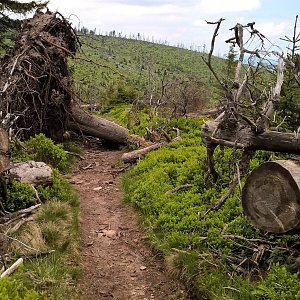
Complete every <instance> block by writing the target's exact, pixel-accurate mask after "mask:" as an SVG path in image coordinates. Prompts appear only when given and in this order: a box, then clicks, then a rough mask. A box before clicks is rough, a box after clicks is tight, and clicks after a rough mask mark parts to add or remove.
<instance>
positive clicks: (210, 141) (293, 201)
mask: <svg viewBox="0 0 300 300" xmlns="http://www.w3.org/2000/svg"><path fill="white" fill-rule="evenodd" d="M297 18H298V16H297V17H296V22H295V27H294V35H293V38H292V51H291V53H292V54H291V55H289V57H286V56H284V54H283V53H278V52H274V51H269V50H267V48H266V46H265V40H266V39H265V36H264V35H263V34H261V33H260V32H259V31H258V30H256V29H255V28H254V26H255V23H254V22H253V23H248V24H247V25H241V24H236V26H235V27H233V28H231V30H232V31H233V33H234V34H233V37H232V38H230V39H228V40H227V41H226V42H228V43H232V44H233V45H237V46H238V47H239V59H238V62H237V66H236V70H235V76H234V79H233V80H225V79H223V78H221V77H220V76H219V74H217V72H216V71H215V69H214V67H213V65H212V62H211V57H212V53H213V49H214V44H215V39H216V37H217V35H218V31H219V28H220V26H221V23H222V21H223V19H220V20H219V21H217V22H208V23H209V24H215V25H216V29H215V32H214V35H213V38H212V42H211V50H210V53H209V55H208V59H207V60H205V62H206V64H207V66H208V67H209V68H210V70H211V71H212V73H213V75H214V77H215V78H216V80H217V81H218V83H219V85H220V87H221V88H222V90H223V92H224V98H223V99H222V100H221V104H222V107H223V109H222V112H221V114H220V115H219V116H218V117H217V118H216V119H215V120H214V121H208V122H206V123H205V124H204V126H203V129H202V138H203V141H204V143H205V145H206V148H207V154H208V166H209V174H210V175H211V177H212V179H213V180H214V181H217V179H218V174H217V172H216V170H215V168H214V160H213V154H214V151H215V149H216V147H217V146H220V147H223V146H229V147H232V148H233V149H234V150H236V149H241V150H242V156H241V158H240V160H236V161H235V164H234V169H235V174H234V177H233V179H232V182H231V185H230V187H229V191H228V193H227V194H226V195H224V196H223V197H222V199H221V200H220V201H219V203H217V205H216V206H215V207H214V208H212V209H211V210H215V209H219V208H220V207H221V206H222V205H223V204H224V203H225V201H226V199H227V198H228V197H229V195H230V193H231V192H232V191H233V190H234V188H235V187H236V186H237V185H238V184H240V178H241V176H244V175H246V169H247V166H248V164H249V161H250V159H251V157H252V156H253V154H254V152H255V151H256V150H267V151H274V152H285V153H292V154H300V136H299V130H297V131H295V132H279V131H278V130H279V128H280V126H281V125H283V124H284V123H285V122H286V121H287V120H286V117H281V119H277V118H276V117H277V116H278V114H277V115H276V110H277V109H278V107H279V103H280V97H281V91H282V86H283V83H284V73H285V72H286V70H287V69H289V70H292V74H293V76H292V77H291V78H290V80H293V82H294V84H295V85H296V87H297V89H298V90H299V89H300V73H299V69H300V57H299V55H298V54H297V53H296V51H295V50H296V49H297V46H296V43H297V42H299V34H297V32H296V30H297V26H296V25H297ZM255 39H256V40H258V41H260V44H261V47H260V48H257V49H249V47H250V45H251V43H252V42H253V41H255ZM277 50H278V49H277ZM246 57H248V63H245V59H246ZM274 59H276V61H275V62H274ZM294 100H295V101H297V99H294ZM298 105H299V99H298ZM298 126H300V124H298ZM272 129H273V130H272ZM299 174H300V165H299V163H297V162H296V161H295V162H293V163H292V162H288V163H287V162H278V163H275V162H274V163H272V164H271V163H270V164H268V165H266V166H264V167H261V169H260V170H259V171H257V172H254V173H253V174H252V175H251V176H250V177H249V178H248V180H247V181H246V184H245V186H244V190H243V199H242V200H243V201H242V204H243V207H244V211H245V213H246V214H247V215H248V217H249V218H250V220H251V221H252V223H253V224H254V225H256V226H258V227H259V228H261V229H263V230H265V231H271V232H272V231H273V232H277V233H282V232H287V231H289V230H291V229H293V228H295V227H297V226H299V223H300V176H299Z"/></svg>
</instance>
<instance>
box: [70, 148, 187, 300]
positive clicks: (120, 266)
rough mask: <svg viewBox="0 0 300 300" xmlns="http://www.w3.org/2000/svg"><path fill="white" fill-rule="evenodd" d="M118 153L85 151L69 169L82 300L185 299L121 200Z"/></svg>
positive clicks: (119, 153)
mask: <svg viewBox="0 0 300 300" xmlns="http://www.w3.org/2000/svg"><path fill="white" fill-rule="evenodd" d="M121 155H122V151H120V150H107V149H99V148H98V149H88V150H86V151H85V153H84V155H83V157H84V160H81V161H78V163H77V164H76V166H75V169H74V175H73V179H72V183H73V184H74V186H75V189H76V190H77V192H78V194H79V196H80V200H81V216H80V218H81V220H80V224H81V235H82V256H81V262H80V264H81V268H82V271H83V274H82V278H81V279H80V282H79V288H80V290H81V293H82V298H83V299H86V300H95V299H97V300H101V299H120V300H127V299H128V300H146V299H164V300H165V299H177V300H178V299H182V300H183V299H189V298H188V296H187V295H186V293H185V292H184V291H183V287H182V286H181V285H180V283H178V282H177V281H176V280H174V279H172V278H170V276H169V274H167V273H166V272H165V270H164V263H163V261H162V260H161V259H160V258H159V257H158V256H157V255H155V253H154V252H153V251H152V249H151V247H150V245H149V241H148V239H147V237H146V235H145V232H144V230H143V229H142V228H140V226H139V225H138V224H137V221H138V218H137V215H136V213H135V212H134V210H133V209H132V208H131V207H130V206H129V205H128V204H124V203H123V202H122V188H121V183H120V174H121V173H122V172H121V171H122V169H121V168H120V167H119V166H118V160H119V159H120V157H121Z"/></svg>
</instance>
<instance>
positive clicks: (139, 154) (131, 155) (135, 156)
mask: <svg viewBox="0 0 300 300" xmlns="http://www.w3.org/2000/svg"><path fill="white" fill-rule="evenodd" d="M167 144H168V142H161V143H155V144H153V145H151V146H148V147H145V148H142V149H138V150H134V151H131V152H128V153H124V154H123V155H122V158H121V159H122V161H123V162H124V163H134V162H136V161H137V160H139V159H141V158H143V157H144V156H145V155H146V154H148V153H149V152H151V151H154V150H157V149H159V148H161V147H162V146H165V145H167Z"/></svg>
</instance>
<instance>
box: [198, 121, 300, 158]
mask: <svg viewBox="0 0 300 300" xmlns="http://www.w3.org/2000/svg"><path fill="white" fill-rule="evenodd" d="M202 138H203V140H204V142H205V143H210V144H215V145H222V146H228V147H235V148H239V149H244V150H267V151H274V152H285V153H293V154H300V135H299V136H298V135H297V134H295V133H285V132H278V131H265V132H262V133H255V132H254V131H253V130H251V128H250V127H245V126H240V127H237V128H235V129H234V130H233V129H232V128H222V126H221V123H220V122H218V121H208V122H206V123H205V124H204V125H203V127H202Z"/></svg>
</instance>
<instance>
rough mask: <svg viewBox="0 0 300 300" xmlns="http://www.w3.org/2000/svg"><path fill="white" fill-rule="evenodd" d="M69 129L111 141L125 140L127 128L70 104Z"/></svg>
mask: <svg viewBox="0 0 300 300" xmlns="http://www.w3.org/2000/svg"><path fill="white" fill-rule="evenodd" d="M71 118H72V119H73V121H70V122H69V129H70V130H72V131H75V132H79V133H83V134H86V135H91V136H95V137H98V138H101V139H104V140H107V141H110V142H113V143H118V144H123V143H125V142H126V140H127V138H128V135H129V131H128V129H126V128H124V127H122V126H120V125H118V124H116V123H114V122H112V121H108V120H106V119H103V118H99V117H95V116H93V115H90V114H88V113H87V112H85V111H84V110H82V109H81V108H80V107H79V106H78V105H73V106H72V114H71Z"/></svg>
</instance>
